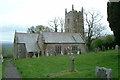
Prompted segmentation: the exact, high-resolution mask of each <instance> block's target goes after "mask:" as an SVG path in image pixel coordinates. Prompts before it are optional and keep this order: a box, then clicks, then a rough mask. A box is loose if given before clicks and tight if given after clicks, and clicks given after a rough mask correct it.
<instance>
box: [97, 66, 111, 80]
mask: <svg viewBox="0 0 120 80" xmlns="http://www.w3.org/2000/svg"><path fill="white" fill-rule="evenodd" d="M96 77H97V78H106V79H107V80H111V78H112V69H107V68H104V67H98V66H97V67H96Z"/></svg>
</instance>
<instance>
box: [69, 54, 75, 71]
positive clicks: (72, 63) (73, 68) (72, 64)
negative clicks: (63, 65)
mask: <svg viewBox="0 0 120 80" xmlns="http://www.w3.org/2000/svg"><path fill="white" fill-rule="evenodd" d="M70 60H71V72H75V64H74V61H75V57H74V56H70Z"/></svg>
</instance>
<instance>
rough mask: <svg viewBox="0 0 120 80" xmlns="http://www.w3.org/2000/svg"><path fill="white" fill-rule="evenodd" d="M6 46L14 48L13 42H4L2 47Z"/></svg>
mask: <svg viewBox="0 0 120 80" xmlns="http://www.w3.org/2000/svg"><path fill="white" fill-rule="evenodd" d="M4 48H13V43H12V42H2V49H4Z"/></svg>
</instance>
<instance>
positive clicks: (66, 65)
mask: <svg viewBox="0 0 120 80" xmlns="http://www.w3.org/2000/svg"><path fill="white" fill-rule="evenodd" d="M74 56H75V70H76V72H70V70H71V62H70V55H64V56H62V55H61V56H44V57H40V58H35V59H34V58H28V59H21V60H15V61H13V63H14V64H15V65H16V66H17V68H18V70H19V71H20V73H21V76H22V77H23V78H95V68H96V66H100V67H106V68H111V69H112V74H113V78H118V52H117V51H115V50H112V51H105V52H99V53H94V52H93V53H87V54H82V55H74Z"/></svg>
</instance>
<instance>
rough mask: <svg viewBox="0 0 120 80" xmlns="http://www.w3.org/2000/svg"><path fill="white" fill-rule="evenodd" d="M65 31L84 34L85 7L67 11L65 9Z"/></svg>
mask: <svg viewBox="0 0 120 80" xmlns="http://www.w3.org/2000/svg"><path fill="white" fill-rule="evenodd" d="M65 32H74V33H81V34H82V35H83V36H84V20H83V8H82V10H81V11H79V12H78V11H76V10H74V6H73V5H72V11H70V12H67V9H65Z"/></svg>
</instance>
